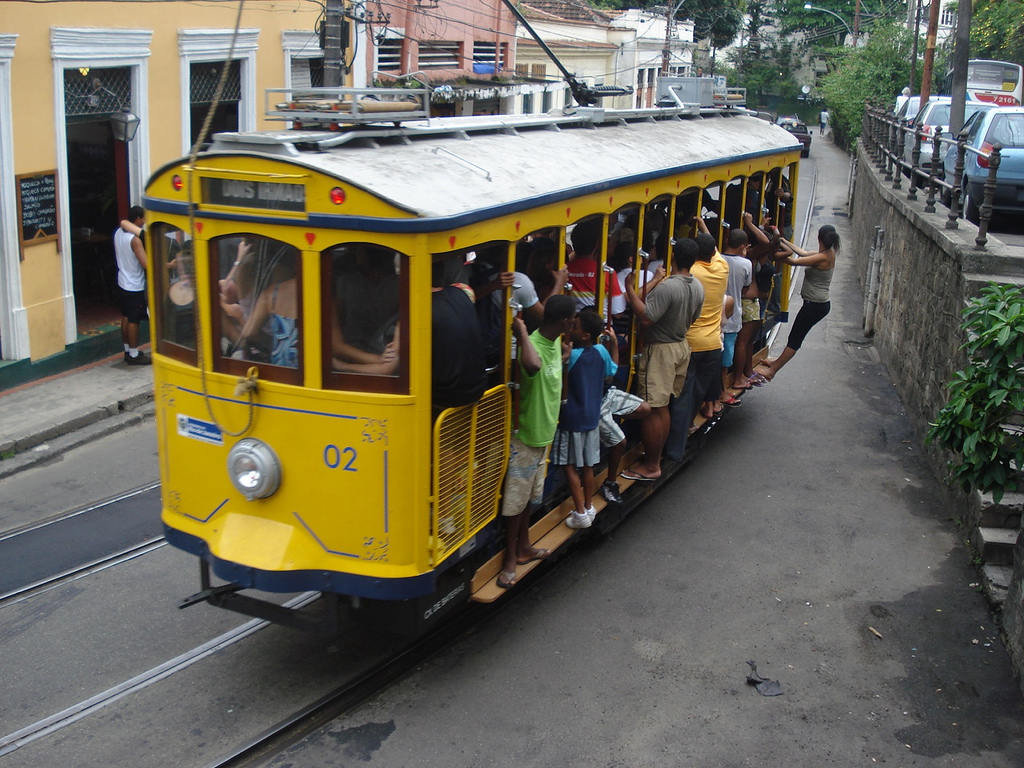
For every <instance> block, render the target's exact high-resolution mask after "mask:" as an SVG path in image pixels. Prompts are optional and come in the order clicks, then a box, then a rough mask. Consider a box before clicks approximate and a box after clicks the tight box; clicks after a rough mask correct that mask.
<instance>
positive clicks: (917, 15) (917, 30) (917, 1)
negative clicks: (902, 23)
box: [907, 0, 921, 93]
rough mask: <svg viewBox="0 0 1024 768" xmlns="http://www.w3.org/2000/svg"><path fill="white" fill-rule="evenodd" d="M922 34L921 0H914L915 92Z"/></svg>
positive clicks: (912, 73) (912, 78)
mask: <svg viewBox="0 0 1024 768" xmlns="http://www.w3.org/2000/svg"><path fill="white" fill-rule="evenodd" d="M920 36H921V0H914V47H913V49H912V50H911V52H910V82H909V83H907V85H909V86H910V92H911V93H913V92H914V83H915V82H916V80H917V38H919V37H920Z"/></svg>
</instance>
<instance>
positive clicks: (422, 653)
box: [0, 563, 557, 768]
mask: <svg viewBox="0 0 1024 768" xmlns="http://www.w3.org/2000/svg"><path fill="white" fill-rule="evenodd" d="M555 565H557V564H556V563H552V564H551V566H555ZM551 566H549V567H547V568H545V569H543V570H544V571H545V572H549V571H550V570H551ZM540 575H541V574H540V573H538V574H537V576H540ZM534 582H535V583H536V579H534ZM513 599H514V595H509V596H508V597H507V598H506V599H505V600H502V601H501V602H500V603H497V604H493V605H482V604H478V603H469V604H467V606H466V607H465V608H464V609H463V610H462V611H460V612H458V613H457V614H456V615H455V616H454V617H452V618H451V619H450V620H449V622H448V623H446V624H443V625H442V626H440V627H438V628H437V629H436V630H434V631H433V632H431V633H429V634H427V635H425V636H423V637H422V638H418V639H416V640H413V641H412V642H411V643H410V644H409V645H407V646H406V647H405V648H403V649H402V650H400V651H399V652H398V653H396V654H394V655H392V656H391V657H389V658H387V659H385V660H383V661H381V662H379V663H378V664H375V665H374V666H372V667H371V668H370V669H368V670H366V671H365V672H363V673H361V674H360V675H359V676H358V677H356V678H354V679H352V680H350V681H348V682H346V683H343V684H342V685H340V686H338V687H337V688H336V689H335V690H333V691H331V692H330V693H328V694H326V695H324V696H322V697H321V698H320V699H318V700H317V701H315V702H314V703H312V704H310V705H308V706H307V707H305V708H303V709H301V710H299V711H298V712H296V713H295V714H293V715H290V716H288V717H286V718H285V719H283V720H281V721H280V722H278V723H277V724H276V725H274V726H272V727H271V728H269V729H267V730H266V731H264V732H263V733H261V734H260V735H258V736H256V737H254V738H253V739H251V740H250V741H248V742H246V743H245V744H242V745H241V746H239V747H237V748H236V749H234V750H232V751H231V752H229V753H227V754H225V755H222V756H221V757H219V758H217V759H216V760H214V761H213V762H211V763H207V764H206V766H204V768H251V767H252V766H256V765H260V764H262V763H264V762H266V761H267V760H268V759H270V758H272V757H274V756H276V755H278V754H280V753H281V752H283V751H284V750H286V749H287V748H288V747H290V746H292V745H293V744H295V743H296V742H298V741H300V740H301V739H302V738H304V737H305V736H308V735H309V734H311V733H313V732H314V731H316V730H317V729H318V728H321V727H323V726H324V725H327V724H328V723H330V722H331V721H332V720H335V719H337V718H338V717H340V716H341V715H343V714H345V713H346V712H348V711H350V710H352V709H354V708H355V707H356V706H358V705H359V704H362V703H363V702H365V701H366V700H368V699H369V698H370V697H372V696H374V695H375V694H377V693H380V692H381V691H383V690H384V689H385V688H386V687H387V686H389V685H391V684H392V683H394V682H396V681H397V680H399V679H401V678H402V677H404V676H405V675H407V674H409V673H410V672H412V671H413V670H414V669H415V668H416V667H417V666H419V665H420V664H422V663H423V662H425V661H427V660H428V659H429V658H430V657H431V656H433V655H434V654H436V653H438V652H440V651H442V650H444V649H445V648H447V647H448V646H449V645H450V644H451V643H452V642H453V641H454V640H455V639H456V638H458V637H460V636H461V635H463V634H464V633H465V632H467V631H469V630H471V629H473V628H475V627H476V626H478V625H479V624H480V623H481V622H482V621H484V620H485V619H487V618H489V617H492V616H494V615H496V614H497V612H500V611H503V610H504V609H505V608H506V607H507V606H508V605H509V604H511V602H512V601H513ZM0 754H2V752H0Z"/></svg>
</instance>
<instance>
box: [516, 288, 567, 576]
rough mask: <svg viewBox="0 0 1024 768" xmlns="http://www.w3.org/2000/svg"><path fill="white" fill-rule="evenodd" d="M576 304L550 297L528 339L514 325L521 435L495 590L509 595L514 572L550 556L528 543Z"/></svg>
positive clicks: (523, 327) (520, 323)
mask: <svg viewBox="0 0 1024 768" xmlns="http://www.w3.org/2000/svg"><path fill="white" fill-rule="evenodd" d="M575 317H576V300H575V299H573V298H572V297H571V296H564V295H561V294H560V295H557V296H552V297H551V298H549V299H548V300H547V301H546V302H545V303H544V322H543V323H542V324H541V326H540V328H538V329H537V330H536V331H534V332H533V333H531V334H527V332H526V325H525V324H524V323H523V321H522V319H521V318H520V317H518V316H517V317H516V318H514V319H513V321H512V332H513V333H514V334H515V337H516V342H517V344H518V349H519V374H520V375H519V430H518V431H517V432H516V433H515V434H513V436H512V447H511V452H510V455H509V461H508V472H507V473H506V475H505V489H504V494H503V498H502V503H501V515H502V517H504V518H505V558H504V560H503V561H502V564H501V573H500V574H498V581H497V584H498V586H499V587H501V588H502V589H508V588H509V587H511V586H513V585H514V584H515V583H516V566H517V565H526V564H527V563H529V562H531V561H533V560H542V559H544V558H545V557H547V556H548V555H549V554H551V553H550V552H549V551H548V550H546V549H537V548H536V547H534V546H533V544H532V543H531V542H530V512H531V511H532V509H533V507H534V506H536V505H537V504H540V502H541V501H542V500H543V495H544V478H545V476H546V474H547V458H548V449H549V448H550V447H551V441H552V440H554V437H555V428H556V427H557V426H558V410H559V406H560V405H561V401H562V365H563V363H564V362H565V360H566V359H568V356H569V351H570V349H569V345H568V343H567V342H564V341H562V342H561V343H560V339H561V336H562V334H565V333H568V332H569V331H570V330H572V326H573V321H574V319H575Z"/></svg>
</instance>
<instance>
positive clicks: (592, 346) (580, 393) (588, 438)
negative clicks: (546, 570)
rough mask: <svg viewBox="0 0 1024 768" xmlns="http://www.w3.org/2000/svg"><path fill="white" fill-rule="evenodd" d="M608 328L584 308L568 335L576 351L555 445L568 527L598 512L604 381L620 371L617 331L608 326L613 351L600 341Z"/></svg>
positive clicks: (584, 525)
mask: <svg viewBox="0 0 1024 768" xmlns="http://www.w3.org/2000/svg"><path fill="white" fill-rule="evenodd" d="M604 330H605V324H604V320H602V319H601V316H600V315H599V314H598V313H597V312H596V311H593V310H586V309H585V310H584V311H582V312H580V313H579V315H578V316H577V318H576V323H575V325H574V326H573V329H572V333H571V335H570V338H571V339H572V345H573V350H572V352H571V354H570V355H569V362H568V366H569V375H568V387H567V392H566V399H565V400H564V401H563V405H562V410H561V413H560V414H559V417H558V430H557V431H556V432H555V441H554V443H552V445H551V463H552V464H554V465H555V466H560V467H563V468H564V469H565V477H566V481H567V482H568V483H569V491H570V493H571V494H572V499H573V502H574V503H575V505H576V509H575V510H573V512H572V513H571V514H570V515H569V517H567V518H566V520H565V524H566V525H567V526H569V527H570V528H589V527H590V525H591V523H593V522H594V516H595V515H596V514H597V512H596V511H595V510H594V505H593V498H594V467H595V466H596V465H597V464H598V463H599V462H600V461H601V436H600V429H599V428H598V425H599V424H600V421H601V401H602V399H603V397H604V385H605V380H606V379H607V378H608V377H611V376H614V375H615V371H616V370H617V369H618V365H617V364H616V362H615V360H614V359H613V357H612V355H615V356H616V357H617V356H618V355H617V352H618V342H617V340H616V339H615V335H614V334H615V331H613V330H611V329H610V328H609V329H608V333H609V334H610V335H611V338H612V343H613V347H612V348H613V350H614V351H613V353H612V354H609V352H608V350H607V349H605V347H604V345H602V344H600V343H598V342H599V340H600V338H601V334H602V332H603V331H604ZM577 468H580V469H579V470H578V469H577ZM581 475H582V480H581Z"/></svg>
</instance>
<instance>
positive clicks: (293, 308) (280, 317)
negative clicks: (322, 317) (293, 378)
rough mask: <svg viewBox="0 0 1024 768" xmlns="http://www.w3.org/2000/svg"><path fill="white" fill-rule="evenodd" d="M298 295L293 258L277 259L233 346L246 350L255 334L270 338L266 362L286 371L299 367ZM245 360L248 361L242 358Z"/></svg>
mask: <svg viewBox="0 0 1024 768" xmlns="http://www.w3.org/2000/svg"><path fill="white" fill-rule="evenodd" d="M298 317H299V292H298V281H297V280H296V277H295V263H294V259H287V258H282V259H280V260H278V262H277V264H275V265H274V266H273V268H272V270H271V273H270V279H269V281H268V284H267V286H266V287H265V288H264V289H263V291H262V292H261V293H260V294H259V296H258V297H257V298H256V299H255V302H254V304H253V308H252V314H250V315H249V317H248V319H246V321H245V324H244V325H243V326H242V330H241V333H240V334H239V339H238V341H237V342H236V347H237V348H238V349H240V350H242V351H243V352H244V351H245V350H246V349H249V348H250V347H249V343H248V341H249V339H250V338H251V337H253V336H255V335H256V334H266V335H267V336H269V342H268V346H269V356H268V360H267V361H266V362H269V363H270V364H271V365H281V366H284V367H286V368H297V367H298V365H299V319H298ZM243 359H248V358H243Z"/></svg>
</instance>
